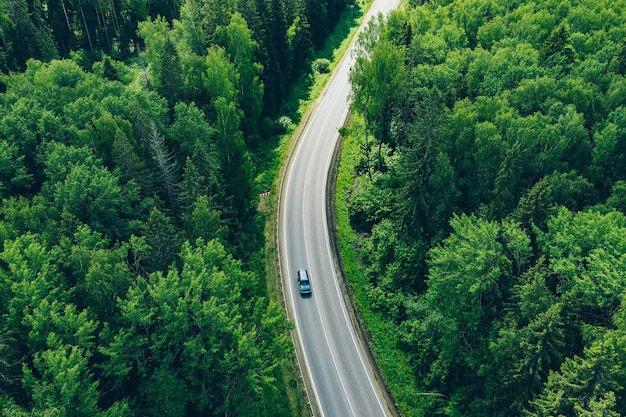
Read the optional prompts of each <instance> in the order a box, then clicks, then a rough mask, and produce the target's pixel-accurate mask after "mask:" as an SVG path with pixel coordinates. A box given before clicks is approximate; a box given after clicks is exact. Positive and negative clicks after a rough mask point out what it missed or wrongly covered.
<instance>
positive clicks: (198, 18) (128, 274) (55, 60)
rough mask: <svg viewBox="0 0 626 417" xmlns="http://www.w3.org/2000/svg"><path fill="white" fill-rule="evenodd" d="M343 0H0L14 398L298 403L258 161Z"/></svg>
mask: <svg viewBox="0 0 626 417" xmlns="http://www.w3.org/2000/svg"><path fill="white" fill-rule="evenodd" d="M346 6H347V3H346V2H345V1H344V0H323V1H285V0H258V1H256V0H250V1H246V0H240V1H223V0H205V1H197V0H185V1H182V0H181V1H178V0H172V1H161V0H148V1H119V0H108V1H82V2H81V1H79V0H60V1H59V0H49V1H46V0H43V1H40V0H0V35H1V36H0V37H1V38H2V39H1V42H0V70H1V72H2V75H0V240H1V241H2V242H3V245H2V247H0V415H2V416H15V417H17V416H77V417H78V416H89V417H93V416H108V417H114V416H168V417H176V416H181V417H182V416H185V417H193V416H213V415H221V416H227V415H237V416H289V415H294V414H297V413H296V412H295V411H294V409H293V408H294V405H293V404H291V403H290V402H289V398H288V396H287V395H286V394H285V390H286V389H287V388H286V384H287V383H288V381H287V380H286V377H285V375H284V373H285V370H284V369H282V365H283V363H284V362H285V361H286V360H288V358H289V357H290V355H291V354H292V352H293V346H292V344H291V340H290V338H289V333H288V330H289V328H290V323H289V322H288V321H287V320H286V319H285V314H284V311H283V309H282V307H281V305H280V303H279V301H277V300H272V299H270V297H268V289H267V287H268V286H267V279H268V278H267V277H266V276H265V261H264V259H263V256H264V252H263V251H264V234H263V232H264V222H265V219H264V218H263V216H262V215H261V214H260V213H258V212H257V204H258V193H259V192H261V191H265V189H264V188H262V186H263V185H264V184H263V183H261V182H260V181H259V180H257V178H258V177H259V176H262V174H263V171H262V169H263V168H261V167H260V165H261V164H264V165H265V166H267V165H272V163H274V162H271V161H267V159H268V158H276V156H275V155H274V154H272V152H271V150H272V148H273V147H275V146H276V144H277V143H278V142H279V140H278V139H277V138H278V137H279V135H281V134H283V132H284V126H283V125H284V123H283V124H281V123H280V113H279V110H281V111H283V110H284V109H282V107H284V106H285V104H284V101H285V98H286V96H287V93H288V91H289V88H290V85H291V84H292V83H293V82H294V80H296V79H297V78H298V77H302V76H303V75H305V74H307V73H308V72H309V71H310V68H311V66H310V64H311V60H312V58H313V56H314V55H313V54H314V52H315V50H316V49H317V48H319V47H320V46H321V45H322V44H323V43H324V40H325V39H326V38H327V36H328V34H329V33H330V32H331V30H332V29H333V27H334V26H335V24H336V23H337V22H338V20H339V18H340V13H341V12H342V11H343V10H344V9H345V8H346ZM350 7H355V6H353V5H351V6H350ZM264 158H265V159H264ZM274 164H275V163H274ZM269 181H271V178H270V180H269ZM272 279H273V278H272ZM293 379H294V380H295V376H294V377H293ZM294 389H295V388H294ZM296 407H297V406H296Z"/></svg>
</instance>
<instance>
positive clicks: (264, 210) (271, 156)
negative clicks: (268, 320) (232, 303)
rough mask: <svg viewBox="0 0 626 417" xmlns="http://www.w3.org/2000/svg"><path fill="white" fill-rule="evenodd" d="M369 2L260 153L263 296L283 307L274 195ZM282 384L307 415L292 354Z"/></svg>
mask: <svg viewBox="0 0 626 417" xmlns="http://www.w3.org/2000/svg"><path fill="white" fill-rule="evenodd" d="M371 1H372V0H364V1H363V0H358V5H357V6H353V7H351V8H349V9H348V10H346V11H345V12H344V14H343V16H342V18H341V21H340V23H339V24H338V25H337V27H336V28H335V30H334V31H333V33H332V34H331V36H330V37H329V39H328V41H327V43H326V46H325V48H323V49H322V50H321V51H320V52H319V53H318V54H317V55H316V57H315V58H316V59H317V58H326V59H328V60H329V61H330V67H329V69H330V72H329V73H326V74H315V75H314V76H313V79H312V80H311V79H310V77H311V75H309V74H306V75H303V76H302V77H301V78H300V80H299V82H298V83H297V84H296V85H295V86H294V88H293V90H292V93H291V95H290V97H289V99H288V101H287V103H286V104H285V112H284V113H285V114H286V115H289V117H290V119H291V121H292V122H293V125H292V127H291V128H290V129H289V131H288V132H286V133H285V134H284V135H283V136H282V137H281V139H280V143H279V144H278V145H277V146H276V147H275V148H274V149H269V150H266V151H265V152H261V153H262V154H263V157H262V159H263V160H262V161H260V162H261V166H262V168H261V173H260V174H259V176H258V177H257V179H256V183H257V185H259V188H260V185H261V184H268V183H270V184H271V187H270V188H271V194H270V195H269V196H267V197H264V198H261V200H260V201H259V205H258V208H257V210H258V211H259V212H260V213H261V214H262V215H263V216H264V217H265V228H264V235H265V252H264V261H265V274H266V282H267V294H268V297H269V298H270V299H271V300H274V301H276V302H278V303H280V304H281V305H283V307H284V308H287V306H286V304H285V301H284V294H283V289H282V282H281V278H280V266H279V259H278V255H279V253H278V244H279V243H278V239H277V238H278V234H277V225H278V196H279V190H280V187H281V185H282V181H283V176H284V173H285V172H286V168H287V164H288V162H289V159H290V156H291V153H292V151H293V149H295V147H296V145H297V143H298V141H299V140H300V137H301V135H302V133H303V131H304V128H305V127H306V124H307V122H308V119H309V117H310V115H311V113H312V112H313V110H314V109H315V106H316V103H317V99H318V98H319V97H320V95H321V94H323V92H324V90H325V88H326V86H327V84H328V81H329V79H330V77H331V74H332V71H333V70H334V68H335V67H336V66H337V65H338V64H339V62H340V61H341V58H342V57H343V55H344V54H345V52H346V51H347V49H348V47H349V46H350V43H351V42H352V40H353V38H354V36H355V34H356V31H357V29H358V27H359V26H360V24H361V22H362V20H363V17H364V16H365V14H366V13H367V10H368V9H369V7H370V5H371ZM282 374H283V383H284V385H285V387H286V393H285V394H286V395H287V397H288V400H289V404H290V408H291V411H292V415H293V416H294V417H305V416H311V414H312V410H311V407H310V406H309V404H308V399H307V396H306V393H305V383H304V381H303V379H302V378H301V372H300V369H299V364H298V361H297V357H296V355H295V354H294V355H293V356H292V357H291V358H290V359H289V360H287V361H286V362H285V363H284V364H283V366H282Z"/></svg>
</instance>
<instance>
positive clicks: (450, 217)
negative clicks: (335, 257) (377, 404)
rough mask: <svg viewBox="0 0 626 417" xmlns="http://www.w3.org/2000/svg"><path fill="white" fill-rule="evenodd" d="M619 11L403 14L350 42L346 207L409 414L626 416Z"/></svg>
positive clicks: (586, 7) (453, 9) (592, 4)
mask: <svg viewBox="0 0 626 417" xmlns="http://www.w3.org/2000/svg"><path fill="white" fill-rule="evenodd" d="M625 8H626V3H624V2H623V1H603V0H596V1H589V2H578V1H573V0H572V1H570V0H564V1H547V2H532V1H518V2H505V3H502V2H496V1H491V0H475V1H474V0H472V1H461V0H459V1H431V2H421V1H409V2H407V3H406V5H405V7H404V8H402V9H400V10H398V11H396V12H394V13H392V14H391V15H390V16H388V17H387V18H383V17H382V16H381V17H379V19H378V20H377V21H376V23H375V24H371V25H370V26H369V27H368V28H367V29H366V30H365V32H364V33H363V34H362V35H361V36H360V39H359V48H358V51H357V56H356V64H355V66H354V68H353V70H352V73H351V82H352V85H353V92H354V93H353V105H352V110H353V112H354V113H355V114H354V116H353V118H352V124H351V125H350V126H349V127H348V128H347V129H346V132H347V133H348V139H347V144H348V145H347V146H349V147H352V149H357V151H354V152H355V155H356V156H355V157H354V158H352V159H350V158H348V160H347V161H346V162H344V164H346V168H345V169H346V170H353V172H354V175H353V183H352V186H351V188H350V189H349V190H348V192H347V193H346V200H345V201H344V202H343V203H345V204H346V206H347V207H348V211H349V215H350V225H351V226H352V228H353V230H354V233H355V234H358V236H359V239H358V241H357V242H358V243H357V245H356V246H357V247H358V248H360V249H361V250H360V254H361V257H360V261H361V262H362V265H363V266H362V268H363V270H364V274H365V279H364V281H360V280H355V283H357V284H355V285H364V286H365V288H364V289H363V291H361V293H362V294H364V295H363V297H364V298H363V299H361V300H360V301H359V304H360V305H361V306H364V308H365V309H366V310H367V311H368V312H367V313H366V314H367V315H368V317H375V318H376V319H375V320H378V322H376V323H375V324H374V325H373V328H381V327H384V328H385V329H387V334H391V335H392V336H391V337H388V336H386V337H387V338H386V339H385V340H386V341H387V343H389V340H391V341H392V342H391V343H392V344H394V345H395V348H396V349H397V350H398V351H399V352H400V353H399V355H404V356H406V357H407V358H408V359H407V368H408V372H407V373H408V374H409V375H410V378H411V381H410V383H409V382H407V380H406V379H404V380H396V379H395V378H396V375H394V374H393V370H387V371H386V372H387V374H386V377H387V379H388V380H389V381H390V385H391V388H392V391H393V392H394V394H395V395H396V400H397V401H398V404H399V405H400V407H401V409H402V412H403V413H405V414H406V415H409V416H422V415H428V416H435V415H442V416H444V415H445V416H461V415H463V416H486V415H488V416H548V415H550V416H555V415H566V416H590V415H607V416H608V415H611V416H613V415H614V416H617V415H624V414H626V403H625V402H624V398H626V393H625V392H624V387H625V385H624V382H625V381H626V380H625V377H626V357H625V356H624V350H623V346H621V345H620V343H623V335H624V327H623V324H624V323H623V322H622V320H621V317H622V315H623V310H624V308H625V307H626V305H625V304H624V300H625V298H624V297H625V295H626V281H624V270H625V269H624V265H623V263H624V259H626V247H625V246H624V243H625V241H624V236H625V230H624V218H625V217H624V216H625V213H626V211H624V209H625V206H624V205H623V204H622V202H623V195H624V193H623V182H624V179H625V176H626V172H624V170H623V166H624V164H623V163H621V162H620V161H622V159H623V157H624V146H623V144H624V143H625V141H626V136H625V135H624V132H625V131H624V126H625V125H624V117H623V116H624V111H625V107H624V105H625V103H624V101H623V97H624V96H623V95H621V96H620V97H621V98H619V99H618V98H617V96H616V94H620V93H618V91H622V87H623V83H624V75H625V74H624V70H623V66H622V65H621V63H622V61H623V55H624V45H625V44H624V40H625V39H626V29H625V28H626V21H625V19H626V15H624V13H623V10H625ZM373 145H376V147H377V148H378V149H376V148H374V146H373ZM359 291H360V289H359ZM359 291H357V292H359ZM373 337H374V341H375V342H374V343H375V344H376V343H377V337H376V335H374V336H373ZM381 340H382V339H381ZM388 349H389V347H388V346H384V347H383V346H377V350H378V351H379V352H380V354H381V355H387V354H388ZM384 359H385V358H383V361H382V362H384ZM407 386H408V387H411V388H410V389H407Z"/></svg>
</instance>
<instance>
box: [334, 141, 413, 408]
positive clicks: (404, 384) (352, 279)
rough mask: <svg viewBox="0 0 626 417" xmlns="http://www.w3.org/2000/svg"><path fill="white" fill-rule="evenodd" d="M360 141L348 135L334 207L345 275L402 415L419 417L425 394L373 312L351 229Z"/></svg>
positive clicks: (392, 328)
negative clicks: (350, 197)
mask: <svg viewBox="0 0 626 417" xmlns="http://www.w3.org/2000/svg"><path fill="white" fill-rule="evenodd" d="M359 153H360V149H359V145H358V141H357V139H356V138H355V137H354V136H353V135H351V134H348V136H347V137H346V138H344V141H343V147H342V150H341V159H340V163H339V171H338V174H337V185H336V193H335V206H336V210H337V233H338V242H339V243H338V245H339V252H340V256H341V262H342V265H343V269H344V273H345V276H346V279H347V280H348V283H349V285H350V287H351V289H352V293H353V298H354V303H355V305H356V307H357V309H358V310H359V313H360V318H361V320H362V321H363V324H364V325H365V328H366V329H367V331H368V332H369V336H370V344H371V348H372V349H373V351H374V354H375V356H376V357H377V359H378V363H379V366H380V368H381V372H382V375H383V378H384V379H385V381H386V383H387V385H388V387H389V389H390V391H391V393H392V395H393V397H394V399H395V401H396V405H397V406H398V409H399V411H400V413H401V414H402V415H404V416H407V417H417V416H421V415H422V414H421V413H420V412H419V409H420V408H421V407H419V401H420V399H423V398H424V397H423V395H424V394H422V393H420V392H418V390H417V387H416V386H415V381H414V378H413V375H412V374H411V369H410V366H409V364H408V363H407V360H406V356H405V354H404V353H403V352H402V351H401V350H400V349H399V348H398V333H397V326H396V325H395V324H394V323H392V322H390V321H389V320H388V319H387V318H386V317H385V316H384V315H383V314H381V313H380V312H377V311H374V310H373V309H372V308H371V306H372V302H371V300H370V299H369V297H368V294H367V292H366V288H367V285H368V283H367V282H366V278H365V273H364V267H363V265H362V264H361V262H360V261H359V253H358V252H359V249H358V247H359V237H358V236H357V235H356V234H355V232H354V231H353V230H352V228H351V226H350V216H349V213H348V208H347V205H346V201H347V197H348V195H349V192H350V189H351V187H352V184H353V182H354V178H355V174H354V167H355V165H356V164H357V162H358V160H359Z"/></svg>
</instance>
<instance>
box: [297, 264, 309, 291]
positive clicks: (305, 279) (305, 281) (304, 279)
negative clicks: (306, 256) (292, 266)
mask: <svg viewBox="0 0 626 417" xmlns="http://www.w3.org/2000/svg"><path fill="white" fill-rule="evenodd" d="M298 284H300V294H302V295H310V294H311V281H310V280H309V272H308V271H307V270H306V268H300V269H298Z"/></svg>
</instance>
